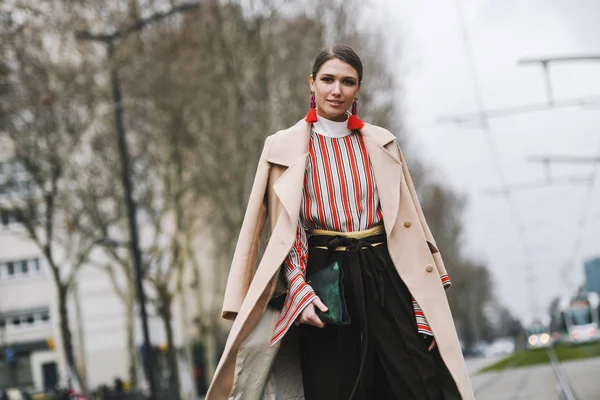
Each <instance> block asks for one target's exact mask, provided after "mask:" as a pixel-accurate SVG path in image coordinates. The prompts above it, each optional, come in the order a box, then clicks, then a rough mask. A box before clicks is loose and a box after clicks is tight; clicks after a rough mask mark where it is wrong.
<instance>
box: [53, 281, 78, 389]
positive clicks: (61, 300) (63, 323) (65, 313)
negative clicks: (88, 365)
mask: <svg viewBox="0 0 600 400" xmlns="http://www.w3.org/2000/svg"><path fill="white" fill-rule="evenodd" d="M67 293H68V288H67V287H65V285H64V284H59V285H58V313H59V321H60V335H61V341H62V346H63V352H64V356H65V360H66V362H67V367H68V369H69V370H68V371H67V376H68V377H69V380H70V376H71V374H73V375H75V378H76V379H77V383H78V384H82V382H81V377H80V376H79V372H78V371H77V366H76V363H75V351H74V349H73V335H72V334H71V329H70V321H69V310H68V308H67V299H68V297H67Z"/></svg>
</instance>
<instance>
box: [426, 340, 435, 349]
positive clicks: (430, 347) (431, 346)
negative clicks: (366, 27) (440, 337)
mask: <svg viewBox="0 0 600 400" xmlns="http://www.w3.org/2000/svg"><path fill="white" fill-rule="evenodd" d="M434 348H435V339H432V340H431V344H430V345H429V348H428V349H427V351H431V350H433V349H434Z"/></svg>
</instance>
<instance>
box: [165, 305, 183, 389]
mask: <svg viewBox="0 0 600 400" xmlns="http://www.w3.org/2000/svg"><path fill="white" fill-rule="evenodd" d="M162 297H163V299H162V306H163V309H162V313H161V314H162V317H163V323H164V324H165V332H166V334H167V365H168V366H169V394H170V398H171V399H176V400H179V399H180V398H181V389H180V387H179V364H178V362H177V349H176V348H175V343H174V340H173V323H172V322H173V321H172V318H173V315H172V313H171V298H170V297H169V295H168V294H167V293H164V294H162Z"/></svg>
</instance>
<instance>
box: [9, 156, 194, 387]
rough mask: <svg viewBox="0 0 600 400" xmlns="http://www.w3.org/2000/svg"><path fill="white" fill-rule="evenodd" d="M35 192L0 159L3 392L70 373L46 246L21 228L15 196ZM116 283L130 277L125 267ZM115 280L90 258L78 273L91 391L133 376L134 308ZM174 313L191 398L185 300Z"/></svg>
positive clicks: (79, 318) (78, 341)
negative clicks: (130, 333)
mask: <svg viewBox="0 0 600 400" xmlns="http://www.w3.org/2000/svg"><path fill="white" fill-rule="evenodd" d="M15 177H16V179H15ZM29 190H30V188H29V184H28V182H27V179H26V177H25V175H24V173H22V171H20V169H19V167H18V166H17V165H15V164H14V163H12V162H10V161H6V160H4V161H3V162H2V160H0V392H1V391H2V390H3V389H7V388H14V387H18V388H21V389H25V390H28V391H30V392H42V391H45V390H47V389H49V388H52V387H54V386H55V385H58V386H64V385H65V384H66V382H67V379H68V378H69V376H70V374H69V372H68V368H67V366H66V363H65V360H64V352H63V351H62V347H61V346H62V343H61V336H60V328H59V315H58V308H57V295H56V289H55V284H54V281H53V279H52V275H51V271H50V269H49V268H48V265H47V263H46V261H45V259H44V256H43V254H42V252H41V250H40V248H39V246H37V245H36V244H35V243H34V242H33V241H32V240H31V239H30V238H29V236H28V234H27V232H26V230H25V228H24V227H23V226H22V224H21V222H22V220H23V215H22V213H21V212H20V211H19V210H18V209H16V208H15V206H14V204H15V202H14V201H13V200H14V199H15V198H18V196H20V195H22V194H25V193H27V192H28V191H29ZM9 200H10V201H9ZM103 261H104V262H106V260H103ZM116 281H117V282H121V283H123V277H122V276H119V274H118V273H117V276H116ZM113 285H114V281H113V280H111V278H110V277H109V275H108V274H107V273H106V272H105V271H102V270H101V269H99V268H97V267H96V266H93V265H92V264H90V265H86V266H84V267H82V268H81V269H80V270H79V271H78V273H77V279H76V285H74V286H73V287H72V288H71V291H70V294H69V303H68V310H69V318H70V328H71V333H72V336H73V345H74V347H75V349H74V350H75V357H76V359H77V367H78V369H79V371H80V372H81V373H82V374H83V375H84V378H85V381H86V383H87V386H88V388H89V389H91V390H93V389H94V388H97V387H99V386H101V385H108V386H110V385H112V383H113V382H114V380H115V379H116V378H119V379H121V380H122V381H125V382H127V380H128V372H129V371H128V370H129V365H128V350H127V319H126V318H127V317H126V315H127V314H126V310H125V305H124V304H123V302H122V301H121V299H120V298H119V296H117V294H116V292H115V290H114V286H113ZM192 302H193V300H192ZM149 311H150V320H149V327H150V336H151V341H152V345H153V347H156V348H164V346H165V344H166V335H165V331H164V328H163V324H162V322H161V321H160V319H159V318H158V317H157V316H156V313H154V312H153V310H152V308H150V309H149ZM138 314H139V313H138V311H137V309H136V321H135V326H136V329H135V343H136V348H137V349H138V366H137V370H138V371H139V372H138V378H139V379H140V380H141V379H142V378H143V368H142V364H141V360H142V358H141V355H140V349H141V346H142V343H143V340H142V333H141V332H142V330H141V324H140V320H139V318H138V317H137V315H138ZM173 316H174V317H173V329H174V337H175V346H176V348H177V349H178V353H179V354H180V355H181V356H180V359H181V362H180V374H179V375H180V381H181V390H182V394H183V395H184V398H192V396H193V395H192V393H193V392H194V382H193V379H192V366H191V363H190V362H189V360H188V359H189V357H188V359H186V357H185V356H184V354H185V352H184V351H183V343H184V335H183V330H182V321H183V320H184V319H183V318H182V316H181V312H180V307H179V302H178V301H175V302H174V306H173ZM192 319H193V317H191V316H187V318H186V320H188V321H189V320H192Z"/></svg>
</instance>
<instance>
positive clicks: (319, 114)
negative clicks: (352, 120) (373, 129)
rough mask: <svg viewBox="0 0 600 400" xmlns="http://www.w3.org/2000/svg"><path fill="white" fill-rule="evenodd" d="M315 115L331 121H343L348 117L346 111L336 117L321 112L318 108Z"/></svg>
mask: <svg viewBox="0 0 600 400" xmlns="http://www.w3.org/2000/svg"><path fill="white" fill-rule="evenodd" d="M317 115H318V116H319V118H325V119H326V120H329V121H333V122H344V121H346V120H347V119H348V113H343V114H342V115H339V116H337V117H332V116H330V115H324V114H321V112H319V109H318V108H317Z"/></svg>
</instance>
